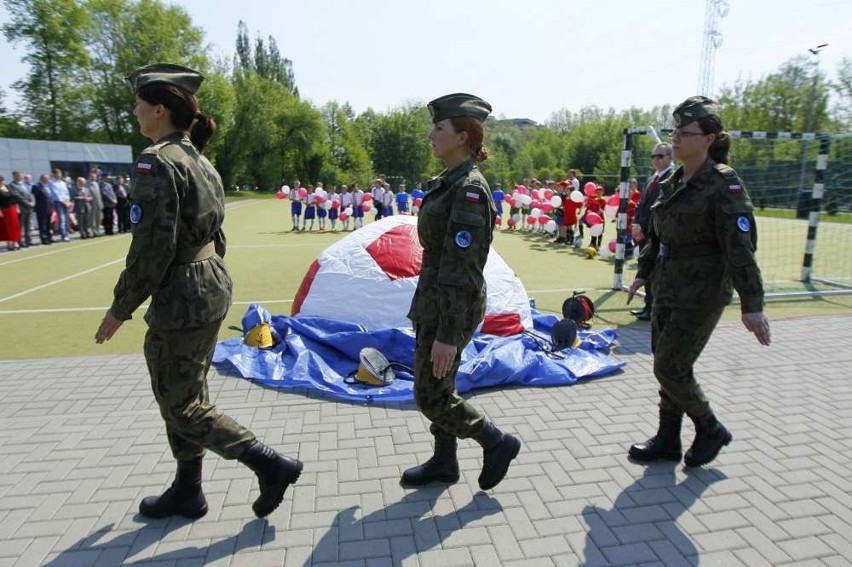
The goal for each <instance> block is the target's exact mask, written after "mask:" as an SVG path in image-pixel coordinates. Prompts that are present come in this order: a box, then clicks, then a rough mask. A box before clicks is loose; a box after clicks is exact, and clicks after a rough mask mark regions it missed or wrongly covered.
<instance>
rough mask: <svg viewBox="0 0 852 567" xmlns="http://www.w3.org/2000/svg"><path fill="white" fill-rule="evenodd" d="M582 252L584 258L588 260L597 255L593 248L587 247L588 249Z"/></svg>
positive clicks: (595, 249) (596, 250)
mask: <svg viewBox="0 0 852 567" xmlns="http://www.w3.org/2000/svg"><path fill="white" fill-rule="evenodd" d="M583 252H585V253H586V258H589V259H591V258H594V257H595V256H597V255H598V249H597V248H595V247H594V246H589V247H588V248H586V249H585V250H583Z"/></svg>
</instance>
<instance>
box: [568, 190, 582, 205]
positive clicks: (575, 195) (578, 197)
mask: <svg viewBox="0 0 852 567" xmlns="http://www.w3.org/2000/svg"><path fill="white" fill-rule="evenodd" d="M569 197H570V199H571V200H572V201H574V202H575V203H582V202H583V201H584V200H585V197H583V194H582V193H580V192H579V191H571V195H570V196H569Z"/></svg>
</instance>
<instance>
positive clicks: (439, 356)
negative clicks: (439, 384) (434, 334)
mask: <svg viewBox="0 0 852 567" xmlns="http://www.w3.org/2000/svg"><path fill="white" fill-rule="evenodd" d="M456 352H458V348H457V347H456V346H455V345H448V344H447V343H442V342H439V341H435V342H433V343H432V356H431V360H432V375H433V376H434V377H435V378H437V379H438V380H441V379H443V378H444V376H446V375H447V373H449V371H450V369H451V368H452V367H453V363H454V362H455V360H456Z"/></svg>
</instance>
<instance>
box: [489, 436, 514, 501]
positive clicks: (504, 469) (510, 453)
mask: <svg viewBox="0 0 852 567" xmlns="http://www.w3.org/2000/svg"><path fill="white" fill-rule="evenodd" d="M504 440H507V441H508V446H507V447H506V448H505V449H503V451H504V452H505V455H504V456H503V459H504V460H503V466H501V467H500V469H499V471H498V473H497V476H495V477H494V478H493V479H491V481H489V482H483V481H482V477H481V476H480V479H479V488H481V489H482V490H491V489H492V488H494V487H495V486H497V485H498V484H500V483H501V482H502V481H503V479H504V478H506V473H508V472H509V465H510V464H512V461H513V460H514V459H515V457H517V456H518V453H520V452H521V440H520V439H518V438H517V437H515V436H514V435H506V436H505V438H504Z"/></svg>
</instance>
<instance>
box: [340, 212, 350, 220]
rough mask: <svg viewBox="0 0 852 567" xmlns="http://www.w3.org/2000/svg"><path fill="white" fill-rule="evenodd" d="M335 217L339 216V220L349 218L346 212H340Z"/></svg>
mask: <svg viewBox="0 0 852 567" xmlns="http://www.w3.org/2000/svg"><path fill="white" fill-rule="evenodd" d="M337 218H339V219H340V220H341V221H345V220H346V219H348V218H349V215H347V214H346V213H340V216H339V217H337Z"/></svg>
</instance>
